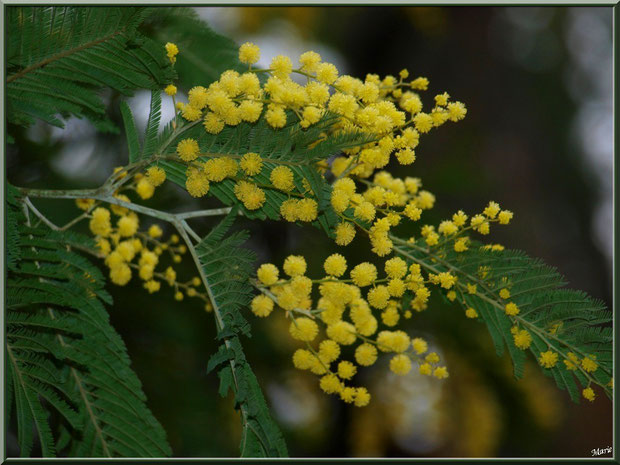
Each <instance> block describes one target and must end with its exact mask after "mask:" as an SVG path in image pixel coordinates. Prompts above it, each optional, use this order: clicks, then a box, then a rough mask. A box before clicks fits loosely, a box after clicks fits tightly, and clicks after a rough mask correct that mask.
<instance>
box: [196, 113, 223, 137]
mask: <svg viewBox="0 0 620 465" xmlns="http://www.w3.org/2000/svg"><path fill="white" fill-rule="evenodd" d="M202 125H203V126H204V128H205V131H207V132H208V133H209V134H219V133H220V132H222V129H224V126H225V124H224V121H222V120H221V118H219V117H218V116H217V115H216V114H215V113H207V114H206V116H205V117H204V120H203V123H202Z"/></svg>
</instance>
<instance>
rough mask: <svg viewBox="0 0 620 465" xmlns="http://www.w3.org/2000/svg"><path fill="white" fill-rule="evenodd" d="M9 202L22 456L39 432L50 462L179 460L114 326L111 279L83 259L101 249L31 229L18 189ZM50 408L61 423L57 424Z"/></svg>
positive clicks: (12, 369)
mask: <svg viewBox="0 0 620 465" xmlns="http://www.w3.org/2000/svg"><path fill="white" fill-rule="evenodd" d="M8 200H9V204H8V216H9V228H10V232H9V235H10V237H12V239H11V249H13V250H12V252H11V254H12V255H13V259H12V260H13V263H12V265H11V268H10V272H9V275H8V277H7V286H6V289H7V295H6V300H7V302H6V303H7V313H6V325H7V326H6V345H5V350H6V357H7V372H6V381H7V385H8V386H9V390H10V391H11V392H12V394H13V395H12V400H10V401H9V404H8V405H11V404H15V407H16V408H15V412H16V416H17V425H18V439H19V446H20V451H21V455H22V456H28V455H29V454H30V452H31V450H32V447H33V444H34V436H33V427H34V429H36V434H37V436H38V439H39V441H40V444H41V450H42V454H43V456H47V457H49V456H54V455H56V454H61V453H62V454H63V455H64V454H67V455H69V456H79V457H83V456H105V457H114V456H126V457H127V456H129V457H153V456H162V455H170V453H171V451H170V447H169V446H168V444H167V442H166V435H165V432H164V430H163V429H162V427H161V425H160V424H159V423H158V422H157V420H156V419H155V418H154V416H153V415H152V413H151V412H150V411H149V409H148V408H147V406H146V397H145V395H144V393H143V392H142V388H141V385H140V381H139V380H138V378H137V377H136V375H135V374H134V372H133V371H132V370H131V368H130V363H131V362H130V360H129V357H128V355H127V350H126V348H125V345H124V344H123V341H122V340H121V338H120V336H119V335H118V334H117V333H116V332H115V331H114V329H113V328H112V326H111V325H110V323H109V318H108V314H107V312H106V310H105V307H104V303H106V304H111V303H112V299H111V297H110V295H109V294H108V293H107V292H106V291H105V290H104V283H105V278H104V276H103V275H102V274H101V272H100V271H99V269H98V268H96V267H95V266H94V265H93V264H92V263H91V262H90V260H88V259H86V258H85V257H83V256H82V255H80V254H78V253H77V250H80V249H84V248H87V249H92V248H93V247H94V244H93V243H92V240H91V239H90V238H87V237H85V236H81V235H78V234H74V233H67V232H62V233H61V232H57V231H52V230H50V229H48V228H47V227H46V226H42V225H36V224H30V219H29V218H26V217H24V214H23V213H22V212H21V211H20V210H19V204H18V199H17V198H16V197H15V195H14V193H13V192H12V190H11V189H10V190H9V199H8ZM50 411H54V412H56V413H57V415H56V416H57V417H59V418H60V420H59V421H56V422H52V421H51V419H52V417H51V416H50ZM54 425H55V426H56V428H57V429H58V431H59V432H61V433H62V434H55V433H54V431H53V426H54ZM55 437H56V438H57V439H55ZM61 438H62V440H61ZM56 441H58V442H56Z"/></svg>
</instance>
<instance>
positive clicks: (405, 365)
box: [390, 354, 411, 375]
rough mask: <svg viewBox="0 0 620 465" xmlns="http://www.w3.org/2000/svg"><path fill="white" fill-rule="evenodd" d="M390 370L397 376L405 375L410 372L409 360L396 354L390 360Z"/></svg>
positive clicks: (402, 355)
mask: <svg viewBox="0 0 620 465" xmlns="http://www.w3.org/2000/svg"><path fill="white" fill-rule="evenodd" d="M390 370H392V371H393V372H394V373H396V374H397V375H406V374H407V373H409V371H411V359H410V358H409V357H407V356H406V355H405V354H398V355H395V356H394V357H392V360H390Z"/></svg>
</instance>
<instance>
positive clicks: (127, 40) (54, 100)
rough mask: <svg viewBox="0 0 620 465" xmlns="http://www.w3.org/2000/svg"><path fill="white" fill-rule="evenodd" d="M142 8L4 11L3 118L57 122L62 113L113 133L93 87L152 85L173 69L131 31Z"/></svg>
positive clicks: (158, 85) (153, 47)
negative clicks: (5, 52)
mask: <svg viewBox="0 0 620 465" xmlns="http://www.w3.org/2000/svg"><path fill="white" fill-rule="evenodd" d="M147 13H148V10H147V9H145V8H134V7H127V8H118V7H83V6H80V7H71V6H65V7H59V6H55V7H14V8H10V9H8V10H7V76H8V77H7V80H6V83H7V86H6V95H7V117H8V121H9V122H11V123H15V124H19V125H23V126H29V125H30V124H32V123H33V122H34V119H35V118H39V119H42V120H44V121H46V122H47V123H49V124H53V125H55V126H59V127H63V122H62V120H63V119H65V118H67V117H69V116H70V115H73V116H77V117H78V118H87V119H89V120H90V121H91V122H92V123H93V124H94V125H95V126H96V127H97V128H98V129H99V130H100V131H115V130H116V129H115V128H114V126H113V124H112V123H111V121H110V120H109V119H108V117H107V116H106V107H105V104H104V102H103V100H102V98H101V96H100V95H98V91H99V90H100V89H104V88H111V89H113V90H116V91H118V92H120V93H122V94H124V95H131V94H132V92H133V91H134V90H136V89H157V88H161V87H162V86H163V85H165V84H167V83H169V82H171V81H172V79H174V77H175V72H174V70H173V68H172V67H171V66H170V63H169V61H168V60H167V58H166V54H165V51H164V49H163V48H162V47H161V45H159V44H157V43H156V42H155V41H153V40H151V39H149V38H147V37H145V36H143V35H142V34H140V33H139V32H138V26H139V25H140V24H141V23H142V21H143V20H144V18H145V15H146V14H147Z"/></svg>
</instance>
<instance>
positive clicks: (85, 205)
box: [75, 199, 95, 211]
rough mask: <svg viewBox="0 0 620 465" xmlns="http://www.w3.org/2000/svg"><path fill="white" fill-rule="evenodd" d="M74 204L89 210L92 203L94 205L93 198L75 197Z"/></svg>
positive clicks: (81, 208)
mask: <svg viewBox="0 0 620 465" xmlns="http://www.w3.org/2000/svg"><path fill="white" fill-rule="evenodd" d="M75 205H76V206H77V207H78V208H79V209H80V210H84V211H87V210H90V209H91V208H92V207H93V205H95V200H94V199H75Z"/></svg>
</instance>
